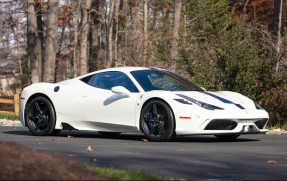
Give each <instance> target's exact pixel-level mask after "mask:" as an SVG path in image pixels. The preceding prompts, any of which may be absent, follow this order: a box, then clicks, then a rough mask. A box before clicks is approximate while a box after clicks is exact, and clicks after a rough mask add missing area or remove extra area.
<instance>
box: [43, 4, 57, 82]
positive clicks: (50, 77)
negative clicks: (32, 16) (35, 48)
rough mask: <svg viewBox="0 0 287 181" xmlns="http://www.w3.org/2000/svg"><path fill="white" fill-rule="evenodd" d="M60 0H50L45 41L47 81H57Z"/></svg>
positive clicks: (45, 73) (45, 75) (45, 74)
mask: <svg viewBox="0 0 287 181" xmlns="http://www.w3.org/2000/svg"><path fill="white" fill-rule="evenodd" d="M58 14H59V0H49V1H48V15H47V28H46V31H47V33H46V42H45V61H44V77H43V80H44V81H45V82H54V81H55V63H56V53H57V35H58Z"/></svg>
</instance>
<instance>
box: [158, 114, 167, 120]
mask: <svg viewBox="0 0 287 181" xmlns="http://www.w3.org/2000/svg"><path fill="white" fill-rule="evenodd" d="M166 117H167V115H160V116H159V120H160V121H163V119H165V118H166Z"/></svg>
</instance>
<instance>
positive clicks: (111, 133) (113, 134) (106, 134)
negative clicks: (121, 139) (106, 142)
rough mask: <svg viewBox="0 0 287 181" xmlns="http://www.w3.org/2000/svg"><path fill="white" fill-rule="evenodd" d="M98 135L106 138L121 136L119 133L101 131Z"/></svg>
mask: <svg viewBox="0 0 287 181" xmlns="http://www.w3.org/2000/svg"><path fill="white" fill-rule="evenodd" d="M98 133H100V134H101V135H103V136H108V137H113V136H117V135H119V134H121V133H120V132H103V131H99V132H98Z"/></svg>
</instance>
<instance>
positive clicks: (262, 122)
mask: <svg viewBox="0 0 287 181" xmlns="http://www.w3.org/2000/svg"><path fill="white" fill-rule="evenodd" d="M267 121H268V119H260V120H258V121H256V122H255V125H256V126H257V127H258V128H259V129H263V128H264V126H265V125H266V123H267Z"/></svg>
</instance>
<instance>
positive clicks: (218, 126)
mask: <svg viewBox="0 0 287 181" xmlns="http://www.w3.org/2000/svg"><path fill="white" fill-rule="evenodd" d="M237 125H238V123H237V122H236V121H233V120H229V119H214V120H212V121H210V122H209V123H208V125H207V126H206V127H205V128H204V130H233V129H234V128H236V126H237Z"/></svg>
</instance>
